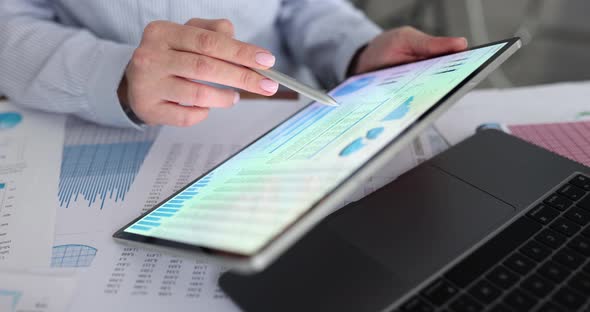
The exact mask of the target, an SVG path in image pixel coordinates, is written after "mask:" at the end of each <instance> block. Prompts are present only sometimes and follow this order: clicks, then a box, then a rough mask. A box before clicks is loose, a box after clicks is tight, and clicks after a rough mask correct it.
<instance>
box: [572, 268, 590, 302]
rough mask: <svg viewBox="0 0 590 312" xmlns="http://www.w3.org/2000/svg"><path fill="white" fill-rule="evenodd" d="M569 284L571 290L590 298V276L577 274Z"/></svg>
mask: <svg viewBox="0 0 590 312" xmlns="http://www.w3.org/2000/svg"><path fill="white" fill-rule="evenodd" d="M568 283H569V285H570V287H571V288H573V289H575V290H577V291H578V292H580V293H582V294H584V295H586V296H590V276H588V275H586V274H584V273H582V272H579V273H576V275H575V276H573V277H572V278H571V279H570V280H569V282H568Z"/></svg>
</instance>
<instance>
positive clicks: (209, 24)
mask: <svg viewBox="0 0 590 312" xmlns="http://www.w3.org/2000/svg"><path fill="white" fill-rule="evenodd" d="M185 25H188V26H193V27H197V28H203V29H207V30H210V31H214V32H219V33H222V34H225V35H227V36H229V37H233V36H234V24H233V23H232V22H231V21H230V20H228V19H225V18H222V19H202V18H192V19H190V20H189V21H188V22H186V23H185Z"/></svg>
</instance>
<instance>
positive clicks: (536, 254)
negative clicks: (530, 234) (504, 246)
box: [520, 241, 551, 262]
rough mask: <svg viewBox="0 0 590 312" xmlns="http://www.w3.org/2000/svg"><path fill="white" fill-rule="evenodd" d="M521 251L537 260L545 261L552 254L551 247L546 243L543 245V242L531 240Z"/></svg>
mask: <svg viewBox="0 0 590 312" xmlns="http://www.w3.org/2000/svg"><path fill="white" fill-rule="evenodd" d="M520 251H521V252H522V253H523V254H525V255H527V256H528V257H529V258H532V259H533V260H537V261H538V262H541V261H543V260H544V259H545V258H547V257H548V256H549V255H550V254H551V249H549V247H546V246H545V245H541V243H539V242H537V241H530V242H528V243H526V244H525V245H524V246H523V247H522V248H521V249H520Z"/></svg>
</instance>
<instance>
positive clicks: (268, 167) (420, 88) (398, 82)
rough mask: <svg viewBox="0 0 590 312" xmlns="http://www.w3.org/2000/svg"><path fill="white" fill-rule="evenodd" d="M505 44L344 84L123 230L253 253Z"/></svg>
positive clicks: (355, 79)
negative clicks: (329, 99)
mask: <svg viewBox="0 0 590 312" xmlns="http://www.w3.org/2000/svg"><path fill="white" fill-rule="evenodd" d="M506 44H507V43H506V42H503V43H499V44H495V45H490V46H484V47H481V48H477V49H473V50H468V51H465V52H461V53H456V54H451V55H447V56H442V57H438V58H433V59H428V60H424V61H420V62H415V63H411V64H407V65H401V66H396V67H393V68H389V69H384V70H380V71H376V72H372V73H368V74H364V75H359V76H355V77H352V78H350V79H348V80H346V81H344V82H343V83H342V84H340V85H339V86H338V87H337V88H335V89H334V90H332V91H331V92H330V94H331V95H332V96H333V97H334V98H335V99H336V100H337V101H338V102H339V103H340V106H338V107H331V106H325V105H322V104H319V103H311V104H310V105H308V106H307V107H306V108H304V109H302V110H301V111H299V112H298V113H296V114H295V115H293V116H292V117H290V118H289V119H288V120H286V121H285V122H283V123H281V124H280V125H279V126H277V127H276V128H274V129H273V130H271V131H270V132H268V133H267V134H265V135H264V136H262V137H260V138H259V139H258V140H256V141H255V142H254V143H252V144H250V145H249V146H248V147H246V148H245V149H243V150H242V151H240V152H239V153H237V154H236V155H234V156H232V157H231V158H229V159H228V160H226V161H225V162H224V163H222V164H220V165H219V166H217V167H216V168H214V169H213V170H212V171H210V172H208V173H207V174H206V175H204V176H203V177H201V178H199V179H197V180H195V181H194V182H193V183H191V184H190V185H188V186H187V187H186V188H184V189H183V190H181V191H180V192H179V193H177V194H176V195H175V196H173V197H171V198H169V199H168V200H166V201H164V202H163V203H161V204H160V205H159V206H157V207H156V208H154V209H153V210H152V211H150V212H149V213H147V214H146V215H144V216H143V217H141V218H139V219H138V220H136V221H135V222H133V223H131V224H130V225H128V226H127V227H126V228H125V229H124V232H126V233H133V234H138V235H141V236H146V237H152V238H158V239H164V240H168V241H173V242H180V243H185V244H190V245H194V246H199V247H206V248H212V249H215V250H221V251H226V252H230V253H235V254H240V255H252V254H255V253H256V252H257V251H258V250H260V249H261V248H262V247H264V246H265V245H266V244H268V243H269V242H270V241H272V240H273V238H274V237H276V236H277V235H279V234H280V233H281V232H283V231H284V230H285V229H286V228H288V227H289V226H290V225H291V224H293V222H295V221H296V220H297V219H298V218H299V217H301V216H302V215H303V214H304V213H305V212H307V211H308V210H309V209H311V208H312V207H313V206H314V205H315V204H316V203H317V202H318V201H320V200H322V198H324V197H325V196H326V195H327V194H328V193H330V192H331V191H333V190H334V189H335V188H336V187H338V185H340V184H341V183H342V182H343V181H344V180H345V179H347V178H348V177H350V176H351V175H352V174H353V173H354V172H355V171H356V170H358V169H359V168H360V167H361V166H362V165H363V164H364V163H365V162H367V160H369V159H370V158H371V157H373V156H374V155H375V154H376V153H377V152H379V151H380V150H382V149H383V148H384V147H385V146H386V145H387V144H388V143H390V142H391V141H392V140H393V139H394V138H395V137H396V136H398V135H399V134H400V133H401V132H402V131H403V130H404V129H406V128H407V127H408V126H409V125H411V124H412V123H414V122H415V121H416V120H417V119H418V118H419V117H420V116H421V115H423V114H424V113H425V112H426V111H427V110H429V109H430V108H431V107H433V106H434V105H435V104H436V103H437V102H438V101H440V100H441V99H442V98H443V97H444V96H445V95H446V94H448V93H449V92H450V91H451V90H452V89H453V88H455V87H457V86H458V85H459V84H460V83H461V82H462V81H463V80H465V79H466V78H467V77H468V76H469V75H470V74H472V73H473V72H474V71H476V70H477V69H478V68H479V67H480V66H481V65H483V64H484V63H485V62H486V61H487V60H489V59H490V58H492V57H493V56H494V55H495V54H496V52H498V50H500V49H501V48H502V47H503V46H504V45H506Z"/></svg>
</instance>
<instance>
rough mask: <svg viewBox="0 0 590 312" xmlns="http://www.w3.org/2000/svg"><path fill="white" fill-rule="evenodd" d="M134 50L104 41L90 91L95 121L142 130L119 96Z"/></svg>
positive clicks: (89, 102)
mask: <svg viewBox="0 0 590 312" xmlns="http://www.w3.org/2000/svg"><path fill="white" fill-rule="evenodd" d="M134 50H135V48H134V47H133V46H130V45H124V44H118V43H113V42H108V41H103V42H101V44H100V46H99V51H98V52H99V53H98V58H97V61H96V63H95V72H94V74H93V75H91V76H90V81H89V82H88V88H89V89H88V93H87V94H88V104H89V107H90V109H91V110H92V113H93V115H94V116H93V120H94V121H96V122H99V123H101V124H104V125H109V126H114V127H125V128H135V129H138V130H141V129H143V127H142V126H140V125H138V124H136V123H134V122H133V121H132V120H130V119H129V118H128V117H127V114H126V113H125V112H124V111H123V108H122V106H121V103H120V102H119V97H118V95H117V89H118V88H119V83H120V82H121V79H122V78H123V75H124V74H125V69H126V68H127V64H128V63H129V61H130V60H131V56H132V54H133V51H134Z"/></svg>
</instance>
